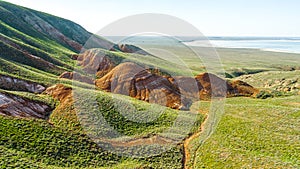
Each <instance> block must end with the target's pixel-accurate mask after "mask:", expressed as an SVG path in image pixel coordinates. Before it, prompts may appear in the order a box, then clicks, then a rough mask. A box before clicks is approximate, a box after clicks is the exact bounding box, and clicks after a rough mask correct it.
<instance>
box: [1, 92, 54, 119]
mask: <svg viewBox="0 0 300 169" xmlns="http://www.w3.org/2000/svg"><path fill="white" fill-rule="evenodd" d="M51 111H52V109H51V107H50V106H48V105H46V104H45V103H41V102H36V101H31V100H28V99H25V98H22V97H19V96H15V95H12V94H5V93H0V114H1V115H6V116H13V117H34V118H39V119H47V118H48V117H49V115H50V113H51Z"/></svg>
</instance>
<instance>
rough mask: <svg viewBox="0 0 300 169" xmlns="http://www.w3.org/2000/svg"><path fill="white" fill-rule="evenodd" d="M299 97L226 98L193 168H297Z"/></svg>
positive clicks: (299, 150)
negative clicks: (223, 106) (213, 131)
mask: <svg viewBox="0 0 300 169" xmlns="http://www.w3.org/2000/svg"><path fill="white" fill-rule="evenodd" d="M299 103H300V96H291V97H287V98H272V99H267V100H260V99H251V98H242V97H241V98H230V99H227V101H226V105H225V114H224V116H223V118H222V120H221V122H220V124H219V125H218V127H217V129H216V131H215V133H214V134H213V135H212V137H211V138H209V139H208V140H207V141H206V142H205V143H204V144H203V145H202V146H201V147H199V148H198V151H197V153H196V159H195V165H194V166H195V168H203V167H205V168H207V167H208V168H299V167H300V161H299V159H300V156H299V154H300V153H299V152H300V141H299V135H300V132H299V131H300V128H299V125H298V124H299V122H300V121H299V120H300V106H299Z"/></svg>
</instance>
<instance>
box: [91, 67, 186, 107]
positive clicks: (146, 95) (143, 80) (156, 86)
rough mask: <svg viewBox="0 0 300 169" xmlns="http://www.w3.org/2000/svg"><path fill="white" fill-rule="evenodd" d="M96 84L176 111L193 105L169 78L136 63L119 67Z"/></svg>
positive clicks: (106, 89) (113, 91)
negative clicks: (153, 72) (152, 72)
mask: <svg viewBox="0 0 300 169" xmlns="http://www.w3.org/2000/svg"><path fill="white" fill-rule="evenodd" d="M95 84H96V86H97V87H99V88H101V89H102V90H105V91H109V92H112V93H118V94H123V95H128V96H131V97H134V98H137V99H139V100H144V101H147V102H150V103H156V104H160V105H163V106H168V107H171V108H174V109H187V108H188V107H189V105H190V104H191V102H190V100H189V99H186V98H184V97H182V96H181V94H180V91H179V88H178V87H177V86H175V85H173V84H172V83H171V82H170V81H169V80H168V79H167V78H165V77H162V76H158V75H155V74H151V73H150V72H148V71H147V70H145V69H144V68H142V67H141V66H139V65H137V64H134V63H129V62H127V63H122V64H120V65H118V66H117V67H115V68H114V69H113V70H112V71H110V72H109V73H108V74H106V75H105V76H103V77H102V78H100V79H98V80H96V82H95Z"/></svg>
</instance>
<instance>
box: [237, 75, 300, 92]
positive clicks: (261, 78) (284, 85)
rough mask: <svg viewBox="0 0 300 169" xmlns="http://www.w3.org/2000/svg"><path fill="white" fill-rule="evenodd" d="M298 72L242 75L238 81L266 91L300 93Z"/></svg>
mask: <svg viewBox="0 0 300 169" xmlns="http://www.w3.org/2000/svg"><path fill="white" fill-rule="evenodd" d="M299 74H300V70H295V71H269V72H262V73H257V74H253V75H244V76H241V77H239V78H236V79H238V80H242V81H245V82H247V83H249V84H251V85H255V86H257V87H259V88H263V89H266V90H274V91H277V92H290V93H299V92H300V78H299Z"/></svg>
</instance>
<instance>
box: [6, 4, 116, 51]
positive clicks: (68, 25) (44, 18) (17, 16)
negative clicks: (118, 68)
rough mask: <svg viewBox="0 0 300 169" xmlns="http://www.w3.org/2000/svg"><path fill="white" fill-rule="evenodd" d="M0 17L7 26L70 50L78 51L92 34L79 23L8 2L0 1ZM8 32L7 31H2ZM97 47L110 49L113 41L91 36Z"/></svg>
mask: <svg viewBox="0 0 300 169" xmlns="http://www.w3.org/2000/svg"><path fill="white" fill-rule="evenodd" d="M0 7H1V8H0V14H1V15H0V19H1V21H2V22H3V23H5V24H7V25H8V26H10V27H12V28H14V29H16V30H18V31H20V32H22V33H24V34H25V35H28V36H31V37H35V38H39V39H40V40H43V41H48V42H55V43H57V44H60V45H62V46H64V47H66V48H68V49H70V50H72V51H77V52H79V51H80V50H81V48H82V46H83V45H84V44H85V43H86V41H87V40H88V39H89V38H90V37H91V36H92V34H91V33H90V32H88V31H86V30H85V29H84V28H83V27H81V26H80V25H78V24H76V23H74V22H72V21H69V20H66V19H63V18H59V17H56V16H53V15H50V14H45V13H43V12H39V11H35V10H32V9H28V8H25V7H21V6H17V5H14V4H11V3H8V2H4V1H1V2H0ZM4 32H5V33H9V32H8V31H4ZM90 41H91V42H93V44H95V45H97V48H103V49H110V48H109V47H111V46H112V45H113V43H111V42H109V41H107V40H105V39H103V38H101V37H98V36H93V38H92V39H90ZM36 47H38V46H36Z"/></svg>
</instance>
